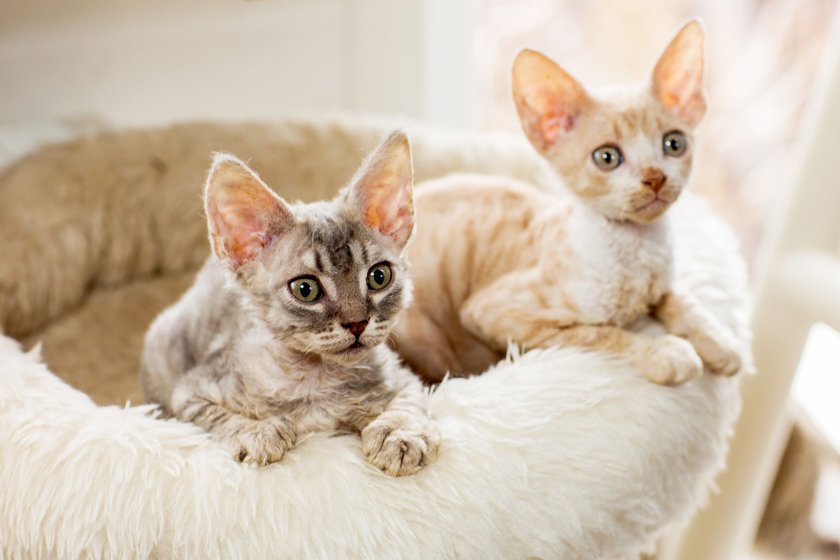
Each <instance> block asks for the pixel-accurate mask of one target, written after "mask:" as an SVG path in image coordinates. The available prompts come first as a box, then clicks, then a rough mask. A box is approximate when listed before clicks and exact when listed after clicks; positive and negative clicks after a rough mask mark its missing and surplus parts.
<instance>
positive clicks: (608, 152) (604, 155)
mask: <svg viewBox="0 0 840 560" xmlns="http://www.w3.org/2000/svg"><path fill="white" fill-rule="evenodd" d="M592 161H594V162H595V165H596V166H597V167H598V169H600V170H601V171H612V170H613V169H615V168H616V167H618V166H619V165H621V164H622V162H624V156H623V155H621V150H619V149H618V148H617V147H615V146H609V145H608V146H601V147H600V148H598V149H597V150H595V151H594V152H592Z"/></svg>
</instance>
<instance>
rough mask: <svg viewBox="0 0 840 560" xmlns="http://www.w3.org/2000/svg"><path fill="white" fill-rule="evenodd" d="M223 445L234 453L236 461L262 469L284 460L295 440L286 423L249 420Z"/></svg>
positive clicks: (277, 420) (276, 420)
mask: <svg viewBox="0 0 840 560" xmlns="http://www.w3.org/2000/svg"><path fill="white" fill-rule="evenodd" d="M223 443H224V444H225V445H226V446H227V447H228V448H229V449H230V450H231V451H232V452H233V456H234V458H235V459H236V460H238V461H241V462H243V463H252V464H255V465H258V466H261V467H262V466H265V465H268V464H269V463H275V462H277V461H279V460H280V459H282V458H283V455H284V454H285V453H286V451H287V450H289V449H290V448H291V447H292V445H294V438H293V437H292V434H291V431H290V430H289V428H288V425H287V424H286V423H285V422H284V421H282V420H280V419H277V418H268V419H265V420H249V421H248V422H247V423H246V424H243V425H242V426H241V427H240V428H239V429H237V430H236V432H234V433H232V434H230V435H228V436H227V437H226V438H225V439H224V441H223Z"/></svg>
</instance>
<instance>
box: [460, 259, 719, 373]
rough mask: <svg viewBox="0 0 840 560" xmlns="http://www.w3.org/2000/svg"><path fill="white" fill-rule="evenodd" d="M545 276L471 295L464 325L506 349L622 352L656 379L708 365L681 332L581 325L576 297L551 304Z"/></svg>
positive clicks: (520, 278)
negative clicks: (512, 343)
mask: <svg viewBox="0 0 840 560" xmlns="http://www.w3.org/2000/svg"><path fill="white" fill-rule="evenodd" d="M540 290H544V281H543V280H542V279H541V278H540V277H539V276H538V275H535V274H527V273H517V275H516V277H515V278H505V277H502V278H500V279H499V280H498V281H497V282H495V283H493V284H490V285H489V286H488V287H486V288H484V289H483V290H481V291H479V292H476V293H474V294H473V295H472V296H470V297H469V298H468V299H467V301H466V302H464V305H463V306H462V308H461V313H460V317H461V323H462V324H463V326H464V328H466V329H467V330H469V331H471V332H472V333H474V334H475V335H476V336H478V337H479V338H481V339H482V340H486V341H488V342H491V343H493V344H495V345H496V346H497V347H499V348H501V349H504V348H505V347H506V346H507V343H508V341H509V340H513V341H515V342H516V343H518V344H520V345H522V346H524V347H525V348H546V347H549V346H579V347H583V348H589V349H592V350H604V351H608V352H613V353H617V354H620V355H622V356H624V357H626V358H627V359H629V361H630V363H631V364H632V365H633V366H634V367H635V368H636V369H637V370H639V371H640V372H642V373H643V374H644V375H645V377H647V378H648V379H649V380H650V381H653V382H654V383H659V384H673V383H682V382H683V381H687V380H688V379H691V378H692V377H695V376H696V375H699V374H700V373H701V372H702V370H703V364H702V362H701V360H700V358H699V357H698V355H697V352H696V351H695V350H694V348H693V347H692V346H691V344H689V343H688V342H687V341H686V340H683V339H682V338H680V337H678V336H673V335H665V336H649V335H644V334H640V333H632V332H629V331H626V330H624V329H622V328H620V327H616V326H612V325H588V324H581V322H580V320H579V317H578V316H577V313H576V312H575V310H574V305H573V302H567V305H562V302H560V304H555V305H554V306H545V305H544V304H542V301H541V300H546V299H547V296H546V294H545V293H544V292H543V293H542V294H541V293H540Z"/></svg>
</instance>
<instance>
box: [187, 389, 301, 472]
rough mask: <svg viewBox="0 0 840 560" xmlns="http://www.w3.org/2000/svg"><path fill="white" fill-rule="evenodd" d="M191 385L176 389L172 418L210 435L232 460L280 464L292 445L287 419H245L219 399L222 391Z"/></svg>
mask: <svg viewBox="0 0 840 560" xmlns="http://www.w3.org/2000/svg"><path fill="white" fill-rule="evenodd" d="M190 381H193V380H190V379H185V380H183V382H180V383H178V385H176V387H175V390H174V391H173V393H172V402H171V403H170V406H171V409H172V412H173V414H174V415H175V416H176V417H177V418H178V419H180V420H184V421H186V422H192V423H194V424H196V425H198V426H200V427H202V428H204V429H205V430H207V431H208V432H210V434H211V435H212V436H213V438H214V439H216V440H217V441H219V442H220V443H221V444H222V445H224V446H225V447H226V448H227V449H228V450H230V452H231V454H232V455H233V456H234V458H236V459H238V460H239V461H243V462H248V463H254V464H257V465H260V466H262V465H267V464H269V463H274V462H276V461H279V460H280V459H281V458H282V457H283V455H284V454H285V452H286V451H287V450H288V449H290V448H291V447H292V446H293V445H294V443H295V432H294V427H293V426H292V424H291V423H290V422H289V421H288V420H287V419H285V418H283V417H280V416H269V417H267V418H253V417H249V416H245V415H243V414H241V413H240V412H238V411H236V410H235V409H234V408H232V407H230V406H229V404H228V403H225V402H224V401H223V400H222V399H220V398H219V396H220V395H219V393H221V391H220V390H219V387H218V386H217V385H215V384H213V383H212V382H211V381H208V380H201V383H200V384H199V383H195V382H194V381H193V382H192V383H191V382H190ZM196 385H200V386H199V387H197V386H196ZM202 389H203V390H202ZM211 393H213V394H211Z"/></svg>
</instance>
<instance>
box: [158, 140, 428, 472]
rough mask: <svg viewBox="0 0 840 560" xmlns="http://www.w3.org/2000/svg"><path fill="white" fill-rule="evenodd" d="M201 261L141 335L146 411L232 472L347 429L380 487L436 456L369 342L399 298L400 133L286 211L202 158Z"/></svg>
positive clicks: (409, 217)
mask: <svg viewBox="0 0 840 560" xmlns="http://www.w3.org/2000/svg"><path fill="white" fill-rule="evenodd" d="M204 202H205V211H206V213H207V226H208V229H209V231H210V243H211V246H212V248H213V255H211V256H210V258H209V260H208V261H207V262H206V263H205V265H204V268H203V269H202V270H201V271H200V272H199V274H198V276H197V278H196V280H195V283H194V284H193V286H192V287H191V288H190V289H189V291H187V293H186V294H184V296H183V297H182V298H181V300H180V301H178V302H177V303H176V304H174V305H173V306H172V307H170V308H169V309H167V310H165V311H164V312H163V313H161V315H160V316H159V317H158V318H157V319H156V320H155V322H154V323H153V324H152V326H151V328H150V329H149V332H148V333H147V335H146V343H145V348H144V352H143V364H142V369H141V380H142V382H143V387H144V390H145V393H146V397H147V398H148V400H149V401H152V402H156V403H159V404H160V405H161V408H162V409H163V411H164V412H165V413H167V414H169V415H173V416H175V417H177V418H179V419H181V420H185V421H189V422H194V423H196V424H198V425H199V426H201V427H202V428H204V429H206V430H207V431H209V432H210V433H211V434H212V435H213V436H214V437H215V438H216V439H218V440H219V441H221V442H222V443H223V444H225V445H226V446H228V447H229V448H230V450H231V451H232V453H233V454H234V455H235V456H236V457H237V458H239V459H240V460H244V461H248V462H253V463H256V464H259V465H265V464H267V463H271V462H274V461H278V460H280V458H281V457H282V456H283V454H284V453H285V452H286V451H287V450H288V449H290V448H291V447H292V446H294V444H295V441H297V439H298V438H299V437H300V436H302V435H303V434H306V433H311V432H316V431H332V430H343V431H352V432H357V433H358V432H360V433H361V436H362V449H363V451H364V454H365V456H366V457H367V460H368V461H369V462H370V463H372V464H373V465H375V466H377V467H379V468H380V469H382V470H384V471H385V472H387V473H388V474H391V475H396V476H400V475H406V474H412V473H414V472H417V471H418V470H419V469H420V468H422V467H423V466H424V465H427V464H429V463H430V462H432V461H433V460H434V459H435V457H436V455H437V447H438V443H439V436H438V432H437V430H436V428H435V426H434V425H433V423H432V421H431V418H430V416H429V413H428V410H427V406H426V399H427V393H426V392H425V391H424V389H423V387H422V385H421V384H420V382H419V381H418V380H417V379H416V378H415V377H414V376H413V375H412V374H411V373H410V372H409V371H408V370H407V369H405V368H403V367H402V365H401V364H400V363H399V361H398V359H397V358H396V356H395V354H394V353H393V352H392V351H391V350H390V349H389V348H388V347H387V346H386V345H385V344H383V342H384V341H385V339H386V337H387V336H388V334H389V333H390V331H391V328H392V327H393V326H394V324H395V322H396V320H397V319H398V317H399V315H400V312H401V311H402V309H403V308H404V307H405V306H406V305H407V303H408V301H409V299H410V293H411V283H410V279H409V276H408V274H407V271H406V265H405V261H404V250H405V247H406V244H407V243H408V240H409V238H410V237H411V234H412V232H413V230H414V203H413V198H412V168H411V150H410V146H409V143H408V139H407V138H406V136H405V135H404V134H403V133H401V132H395V133H393V134H392V135H391V136H389V137H388V138H387V139H386V140H385V141H384V142H383V143H382V144H381V145H380V146H379V147H378V148H377V149H376V150H375V152H374V153H373V154H371V155H370V157H369V158H368V160H367V161H366V162H365V163H364V164H363V166H362V168H361V169H360V170H359V172H358V173H357V175H356V177H355V178H354V179H353V180H352V181H351V183H350V185H349V186H348V187H346V188H345V189H343V190H342V191H341V192H340V193H339V194H338V196H337V197H336V198H335V199H333V200H331V201H326V202H316V203H312V204H303V203H297V204H294V205H289V204H287V203H286V202H285V201H283V200H282V199H281V198H279V197H278V196H277V195H275V194H274V193H273V192H272V191H271V190H270V189H269V188H268V187H267V186H266V185H265V184H264V183H263V182H262V181H261V180H260V179H259V177H257V175H256V174H255V173H254V172H252V171H251V170H250V169H248V167H247V166H246V165H245V164H244V163H242V162H241V161H239V160H237V159H236V158H234V157H232V156H230V155H217V156H216V158H215V160H214V161H213V165H212V167H211V169H210V173H209V176H208V178H207V184H206V187H205V201H204Z"/></svg>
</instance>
